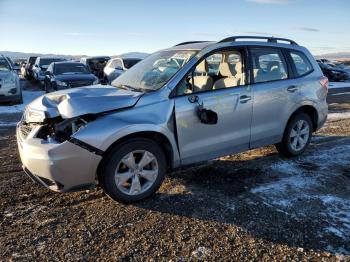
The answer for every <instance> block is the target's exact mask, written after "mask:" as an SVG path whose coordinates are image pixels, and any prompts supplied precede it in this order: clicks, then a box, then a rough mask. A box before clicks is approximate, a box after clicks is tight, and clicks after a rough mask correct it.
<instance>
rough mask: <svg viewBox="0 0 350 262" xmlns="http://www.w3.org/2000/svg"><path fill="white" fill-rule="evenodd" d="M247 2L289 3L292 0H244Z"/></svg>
mask: <svg viewBox="0 0 350 262" xmlns="http://www.w3.org/2000/svg"><path fill="white" fill-rule="evenodd" d="M246 1H247V2H252V3H257V4H272V5H275V4H278V5H279V4H290V3H292V2H293V0H246Z"/></svg>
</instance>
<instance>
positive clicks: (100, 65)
mask: <svg viewBox="0 0 350 262" xmlns="http://www.w3.org/2000/svg"><path fill="white" fill-rule="evenodd" d="M110 59H111V58H110V57H109V56H91V57H83V58H81V59H80V63H83V64H85V65H87V66H88V67H89V68H90V70H91V72H92V73H93V74H94V75H95V76H97V77H98V79H99V80H100V81H101V82H103V79H104V73H103V69H104V68H105V66H106V64H107V62H108V61H109V60H110Z"/></svg>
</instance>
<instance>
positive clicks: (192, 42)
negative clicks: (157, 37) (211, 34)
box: [174, 41, 209, 46]
mask: <svg viewBox="0 0 350 262" xmlns="http://www.w3.org/2000/svg"><path fill="white" fill-rule="evenodd" d="M205 42H209V41H188V42H182V43H179V44H177V45H174V46H180V45H189V44H197V43H205Z"/></svg>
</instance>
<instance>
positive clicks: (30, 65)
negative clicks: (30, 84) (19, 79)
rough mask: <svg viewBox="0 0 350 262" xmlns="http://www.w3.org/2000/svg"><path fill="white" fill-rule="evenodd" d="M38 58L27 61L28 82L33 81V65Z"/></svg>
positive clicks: (25, 71) (34, 57) (26, 74)
mask: <svg viewBox="0 0 350 262" xmlns="http://www.w3.org/2000/svg"><path fill="white" fill-rule="evenodd" d="M36 58H37V56H30V57H28V59H27V63H26V66H25V70H24V77H25V78H27V79H28V80H32V79H33V65H34V63H35V60H36Z"/></svg>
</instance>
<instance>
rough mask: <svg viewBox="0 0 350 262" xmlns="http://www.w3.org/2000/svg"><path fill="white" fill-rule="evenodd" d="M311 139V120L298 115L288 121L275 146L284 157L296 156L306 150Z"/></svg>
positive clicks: (302, 114)
mask: <svg viewBox="0 0 350 262" xmlns="http://www.w3.org/2000/svg"><path fill="white" fill-rule="evenodd" d="M311 137H312V122H311V119H310V117H309V116H308V115H307V114H305V113H299V114H297V115H296V116H294V117H293V118H292V119H291V120H290V121H289V123H288V125H287V127H286V129H285V131H284V135H283V139H282V141H281V142H280V143H278V144H276V149H277V151H278V152H279V153H280V154H281V155H283V156H286V157H293V156H298V155H300V154H302V153H303V152H304V151H305V150H306V148H307V146H308V145H309V143H310V140H311Z"/></svg>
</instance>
